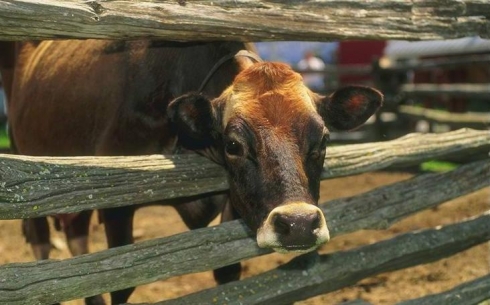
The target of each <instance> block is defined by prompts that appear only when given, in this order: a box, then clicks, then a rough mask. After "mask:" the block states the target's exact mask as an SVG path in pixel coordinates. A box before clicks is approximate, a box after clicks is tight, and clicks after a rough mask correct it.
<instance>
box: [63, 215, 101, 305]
mask: <svg viewBox="0 0 490 305" xmlns="http://www.w3.org/2000/svg"><path fill="white" fill-rule="evenodd" d="M92 214H93V211H83V212H81V213H79V214H77V215H76V216H75V218H73V219H71V220H70V222H68V223H66V224H64V226H63V229H64V231H65V235H66V241H67V243H68V248H69V249H70V252H71V255H73V256H77V255H82V254H87V253H88V233H89V229H90V219H91V216H92ZM85 304H86V305H105V301H104V299H103V298H102V296H101V295H96V296H91V297H88V298H85Z"/></svg>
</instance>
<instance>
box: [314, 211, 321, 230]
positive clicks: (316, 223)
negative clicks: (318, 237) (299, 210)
mask: <svg viewBox="0 0 490 305" xmlns="http://www.w3.org/2000/svg"><path fill="white" fill-rule="evenodd" d="M321 219H322V218H321V216H320V214H319V213H316V214H315V216H314V218H313V219H312V221H311V231H312V232H314V231H315V230H316V229H318V228H320V226H321V224H320V222H321Z"/></svg>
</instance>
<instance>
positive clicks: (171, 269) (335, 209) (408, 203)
mask: <svg viewBox="0 0 490 305" xmlns="http://www.w3.org/2000/svg"><path fill="white" fill-rule="evenodd" d="M488 181H490V161H489V160H484V161H479V162H475V163H472V164H468V165H464V166H461V167H459V168H457V169H456V170H454V171H451V172H447V173H441V174H425V175H421V176H417V177H415V178H412V179H410V180H408V181H403V182H398V183H395V184H392V185H389V186H385V187H381V188H378V189H375V190H373V191H370V192H368V193H364V194H362V195H358V196H354V197H351V198H344V199H337V200H333V201H330V202H328V203H326V204H322V205H321V209H322V210H323V212H324V213H325V215H326V217H327V222H328V224H329V227H330V228H331V236H332V237H335V236H339V235H341V234H346V233H350V232H354V231H357V230H361V229H385V228H387V227H389V226H390V225H391V224H393V223H395V222H397V221H399V220H401V219H403V218H404V217H407V216H409V215H411V214H413V213H416V212H418V211H421V210H424V209H427V208H430V207H434V206H436V205H438V204H441V203H443V202H446V201H447V200H451V199H453V198H457V197H459V196H462V195H464V194H468V193H471V192H473V191H476V190H479V189H481V188H484V187H487V186H488V185H489V183H488ZM486 222H487V224H486V225H487V226H488V225H490V223H489V222H488V219H487V220H486ZM480 229H482V228H480ZM475 230H476V229H475ZM485 230H486V231H485ZM474 234H478V235H479V236H486V235H485V234H487V235H488V234H490V230H488V228H484V230H483V231H475V232H474ZM473 241H474V240H472V242H473ZM448 242H449V243H452V241H448ZM456 244H459V242H457V243H456ZM462 244H463V243H461V245H462ZM266 253H269V251H268V250H264V249H259V248H258V247H257V245H256V242H255V240H254V238H253V237H252V233H251V232H250V231H249V230H248V229H247V228H246V226H245V225H244V224H243V223H242V222H241V221H233V222H229V223H225V224H222V225H219V226H216V227H211V228H205V229H200V230H194V231H191V232H186V233H182V234H178V235H173V236H170V237H166V238H160V239H154V240H149V241H144V242H140V243H137V244H134V245H129V246H124V247H119V248H113V249H109V250H106V251H102V252H98V253H93V254H89V255H83V256H79V257H75V258H71V259H66V260H62V261H53V260H51V261H42V262H33V263H23V264H8V265H4V266H1V267H0V303H1V302H4V303H7V304H12V305H14V304H26V303H32V304H36V303H41V304H52V303H55V302H59V301H63V300H70V299H76V298H81V297H85V296H90V295H94V294H98V293H103V292H107V291H113V290H118V289H122V288H125V287H131V286H136V285H142V284H147V283H150V282H154V281H156V280H162V279H167V278H170V277H173V276H177V275H182V274H186V273H192V272H200V271H206V270H209V269H213V268H218V267H222V266H225V265H228V264H231V263H235V262H238V261H240V260H243V259H247V258H251V257H254V256H257V255H263V254H266ZM339 266H341V265H337V266H336V267H339ZM52 270H56V272H52ZM345 270H348V269H345ZM345 270H344V272H345ZM325 273H330V271H329V272H325ZM4 279H8V280H4ZM60 279H62V280H60ZM283 280H285V278H283ZM191 304H192V302H191Z"/></svg>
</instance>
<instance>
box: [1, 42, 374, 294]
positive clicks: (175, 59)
mask: <svg viewBox="0 0 490 305" xmlns="http://www.w3.org/2000/svg"><path fill="white" fill-rule="evenodd" d="M243 48H245V46H244V45H243V44H241V43H232V42H217V43H196V44H193V43H185V44H184V43H169V42H149V41H135V42H122V41H121V42H109V41H59V42H42V43H40V44H24V45H23V46H22V47H21V48H20V49H19V50H18V51H19V52H18V55H17V56H18V57H17V65H16V68H15V69H16V70H15V73H14V75H15V77H14V78H13V84H12V88H11V90H10V92H11V94H10V98H9V100H10V102H9V120H10V127H11V133H12V140H13V142H14V143H15V146H16V150H17V152H18V153H20V154H27V155H58V156H70V155H136V154H153V153H171V152H173V151H174V150H175V148H176V147H182V148H184V149H187V150H192V151H195V152H197V153H200V154H202V155H204V156H206V157H208V158H210V159H211V160H213V161H214V162H216V163H218V164H221V165H222V166H223V167H224V168H225V169H226V171H227V174H228V181H229V185H230V191H229V204H227V205H226V208H225V210H224V212H223V216H222V218H223V220H224V221H226V220H231V219H235V218H237V217H241V218H243V219H244V221H245V223H246V224H247V225H248V226H249V227H250V228H251V229H252V230H254V231H256V232H257V242H258V244H259V246H261V247H267V248H273V249H274V250H276V251H278V252H291V251H293V252H308V251H312V250H314V249H316V248H317V247H319V246H320V245H322V244H324V243H325V242H327V241H328V240H329V233H328V228H327V224H326V220H325V216H324V215H323V213H322V212H321V210H320V209H319V208H318V207H317V204H318V196H319V183H320V174H321V170H322V167H323V160H324V157H325V148H326V144H327V140H328V133H329V129H338V130H348V129H352V128H355V127H357V126H359V125H360V124H362V123H363V122H364V121H365V120H367V119H368V118H369V116H370V115H372V114H373V113H374V111H375V110H376V109H377V108H378V107H379V106H380V103H381V100H382V97H381V95H380V94H379V93H378V92H377V91H375V90H373V89H370V88H364V87H350V88H345V89H341V90H339V91H337V92H336V93H334V94H333V95H332V96H331V97H323V96H319V95H317V94H315V93H313V92H311V91H310V90H309V89H308V88H307V87H306V86H305V85H304V84H303V81H302V78H301V76H300V75H299V74H297V73H295V72H294V71H292V70H291V68H290V67H288V66H287V65H284V64H280V63H263V62H256V61H255V60H253V59H252V58H250V57H247V56H237V57H235V58H233V56H231V57H230V54H231V55H233V54H236V53H237V52H238V51H239V50H240V49H243ZM227 57H229V58H230V59H229V60H222V59H223V58H227ZM217 62H220V66H219V67H218V68H216V63H217ZM210 71H212V73H211V74H210ZM208 75H209V76H211V77H210V78H209V81H207V80H206V81H205V79H207V78H208ZM200 87H203V89H202V92H196V91H198V88H200ZM189 92H190V93H189ZM223 200H224V199H223V198H219V200H212V199H211V200H210V199H206V201H207V202H203V201H189V202H183V203H181V204H175V207H176V208H177V210H178V211H179V213H180V215H181V216H182V218H183V220H184V221H185V222H186V224H187V225H188V226H189V227H190V228H196V227H201V226H205V225H207V224H208V222H209V221H210V220H211V219H212V218H213V217H214V216H215V215H216V214H217V212H218V211H219V208H221V206H222V205H223V204H222V201H223ZM133 214H134V207H131V206H129V207H123V208H115V209H106V210H104V211H103V213H102V215H103V220H104V224H105V227H106V234H107V237H108V243H109V246H110V247H113V246H119V245H123V244H127V243H131V242H132V218H133ZM68 218H70V217H68ZM75 219H80V223H78V224H77V223H73V222H76V221H75V220H74V219H72V223H71V224H69V225H67V226H66V228H67V229H65V231H66V232H67V235H68V237H69V240H70V237H71V238H72V240H75V241H77V240H78V241H79V240H80V239H82V243H77V244H86V235H87V234H88V232H87V231H88V219H90V212H83V213H81V214H80V216H77V217H76V218H75ZM29 223H30V225H28V226H27V228H26V232H27V234H28V236H29V234H30V235H32V236H30V238H31V241H34V240H35V241H36V242H39V240H42V241H43V242H44V243H45V242H46V240H47V238H49V231H48V233H47V234H46V233H45V232H46V231H45V230H46V222H45V219H34V220H29ZM40 232H44V233H43V234H44V235H43V236H41V237H39V236H37V235H36V234H38V235H39V233H40ZM46 235H47V236H46ZM45 246H46V245H45ZM71 248H72V247H71ZM75 248H76V247H75ZM35 251H38V254H37V255H36V256H37V257H40V258H45V257H46V256H47V253H48V252H49V251H48V250H47V249H44V248H42V247H38V248H37V250H36V248H35ZM75 252H86V247H82V250H80V249H78V251H75ZM239 273H240V267H239V265H233V266H230V267H225V268H222V269H220V270H217V271H215V278H216V279H217V281H218V282H220V283H223V282H226V281H230V280H234V279H237V278H238V277H239ZM131 292H132V289H128V290H125V291H120V292H116V293H112V302H113V303H114V304H117V303H122V302H125V301H126V300H127V298H128V297H129V295H130V293H131ZM87 302H92V300H87Z"/></svg>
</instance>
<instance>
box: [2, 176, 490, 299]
mask: <svg viewBox="0 0 490 305" xmlns="http://www.w3.org/2000/svg"><path fill="white" fill-rule="evenodd" d="M410 177H411V175H410V174H407V173H387V172H381V173H369V174H363V175H358V176H352V177H346V178H340V179H335V180H329V181H324V182H322V193H321V197H322V198H321V201H325V200H329V199H334V198H340V197H346V196H352V195H355V194H359V193H362V192H365V191H368V190H371V189H372V188H375V187H378V186H381V185H386V184H390V183H393V182H396V181H400V180H404V179H408V178H410ZM489 208H490V188H486V189H484V190H481V191H479V192H475V193H473V194H470V195H468V196H465V197H461V198H459V199H457V200H453V201H451V202H448V203H445V204H443V205H441V206H440V207H438V208H436V209H431V210H427V211H424V212H421V213H419V214H416V215H414V216H412V217H410V218H408V219H405V220H403V221H401V222H400V223H398V224H396V225H394V226H393V227H392V228H390V229H389V230H385V231H361V232H356V233H354V234H349V235H344V236H340V237H337V238H334V239H333V240H332V241H331V242H330V243H329V244H328V245H326V246H324V247H323V248H322V249H321V252H322V253H327V252H332V251H336V250H345V249H350V248H353V247H358V246H361V245H366V244H371V243H374V242H376V241H378V240H383V239H386V238H390V237H392V236H394V235H397V234H400V233H403V232H406V231H410V230H414V229H421V228H426V227H434V226H437V225H444V224H449V223H453V222H456V221H458V220H461V219H464V218H467V217H470V216H473V215H477V214H479V213H481V212H483V211H486V210H488V209H489ZM95 218H96V217H94V221H93V223H92V227H91V231H92V234H91V251H99V250H103V249H105V248H106V244H105V238H104V232H103V230H104V229H103V227H102V226H101V225H99V224H98V223H97V222H96V219H95ZM184 230H185V227H184V225H183V224H182V223H181V221H180V219H179V217H178V215H177V214H176V213H175V211H174V210H173V209H172V208H169V207H159V206H158V207H147V208H143V209H141V210H139V211H138V212H137V214H136V220H135V233H136V235H137V236H138V241H141V240H146V239H150V238H155V237H161V236H167V235H172V234H175V233H178V232H182V231H184ZM53 240H54V241H55V243H56V244H60V246H58V248H57V249H54V250H53V252H52V257H53V258H66V257H69V254H68V251H67V250H66V246H64V244H63V241H64V238H63V235H62V234H60V233H58V232H57V233H55V234H54V237H53ZM291 258H292V256H290V255H279V254H271V255H267V256H264V257H260V258H255V259H251V260H248V261H246V262H244V270H245V272H244V274H243V277H249V276H253V275H256V274H258V273H261V272H264V271H266V270H269V269H271V268H275V267H276V266H278V265H280V264H283V263H285V262H287V261H289V260H290V259H291ZM32 259H33V256H32V254H31V251H30V248H29V246H28V245H26V244H25V242H24V240H23V238H22V236H21V231H20V221H0V264H5V263H12V262H25V261H30V260H32ZM489 272H490V247H489V245H488V244H484V245H480V246H477V247H474V248H472V249H470V250H468V251H465V252H462V253H460V254H458V255H455V256H453V257H451V258H448V259H444V260H441V261H438V262H435V263H432V264H427V265H421V266H417V267H414V268H410V269H405V270H401V271H397V272H390V273H384V274H381V275H378V276H375V277H372V278H369V279H365V280H363V281H361V282H359V283H357V284H356V285H354V286H353V287H349V288H345V289H342V290H340V291H337V292H334V293H330V294H328V295H322V296H317V297H314V298H311V299H308V300H305V301H302V302H298V303H297V304H308V305H319V304H327V305H328V304H339V303H342V302H344V301H349V300H355V299H364V300H366V301H369V302H371V303H372V304H394V303H396V302H399V301H401V300H403V299H407V298H415V297H419V296H423V295H426V294H430V293H436V292H440V291H443V290H447V289H449V288H451V287H454V286H456V285H457V284H459V283H461V282H462V281H467V280H471V279H474V278H476V277H479V276H482V275H484V274H488V273H489ZM213 286H215V283H214V281H213V279H212V274H211V272H204V273H199V274H191V275H186V276H181V277H175V278H172V279H170V280H166V281H161V282H157V283H152V284H149V285H145V286H141V287H138V288H137V290H136V292H135V293H134V294H133V295H132V297H131V299H130V302H134V303H140V302H155V301H159V300H164V299H170V298H175V297H178V296H181V295H185V294H188V293H190V292H195V291H198V290H201V289H205V288H209V287H213ZM106 297H107V296H106ZM64 304H67V305H68V304H69V305H81V304H83V302H82V301H80V300H77V301H72V302H66V303H64Z"/></svg>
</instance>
